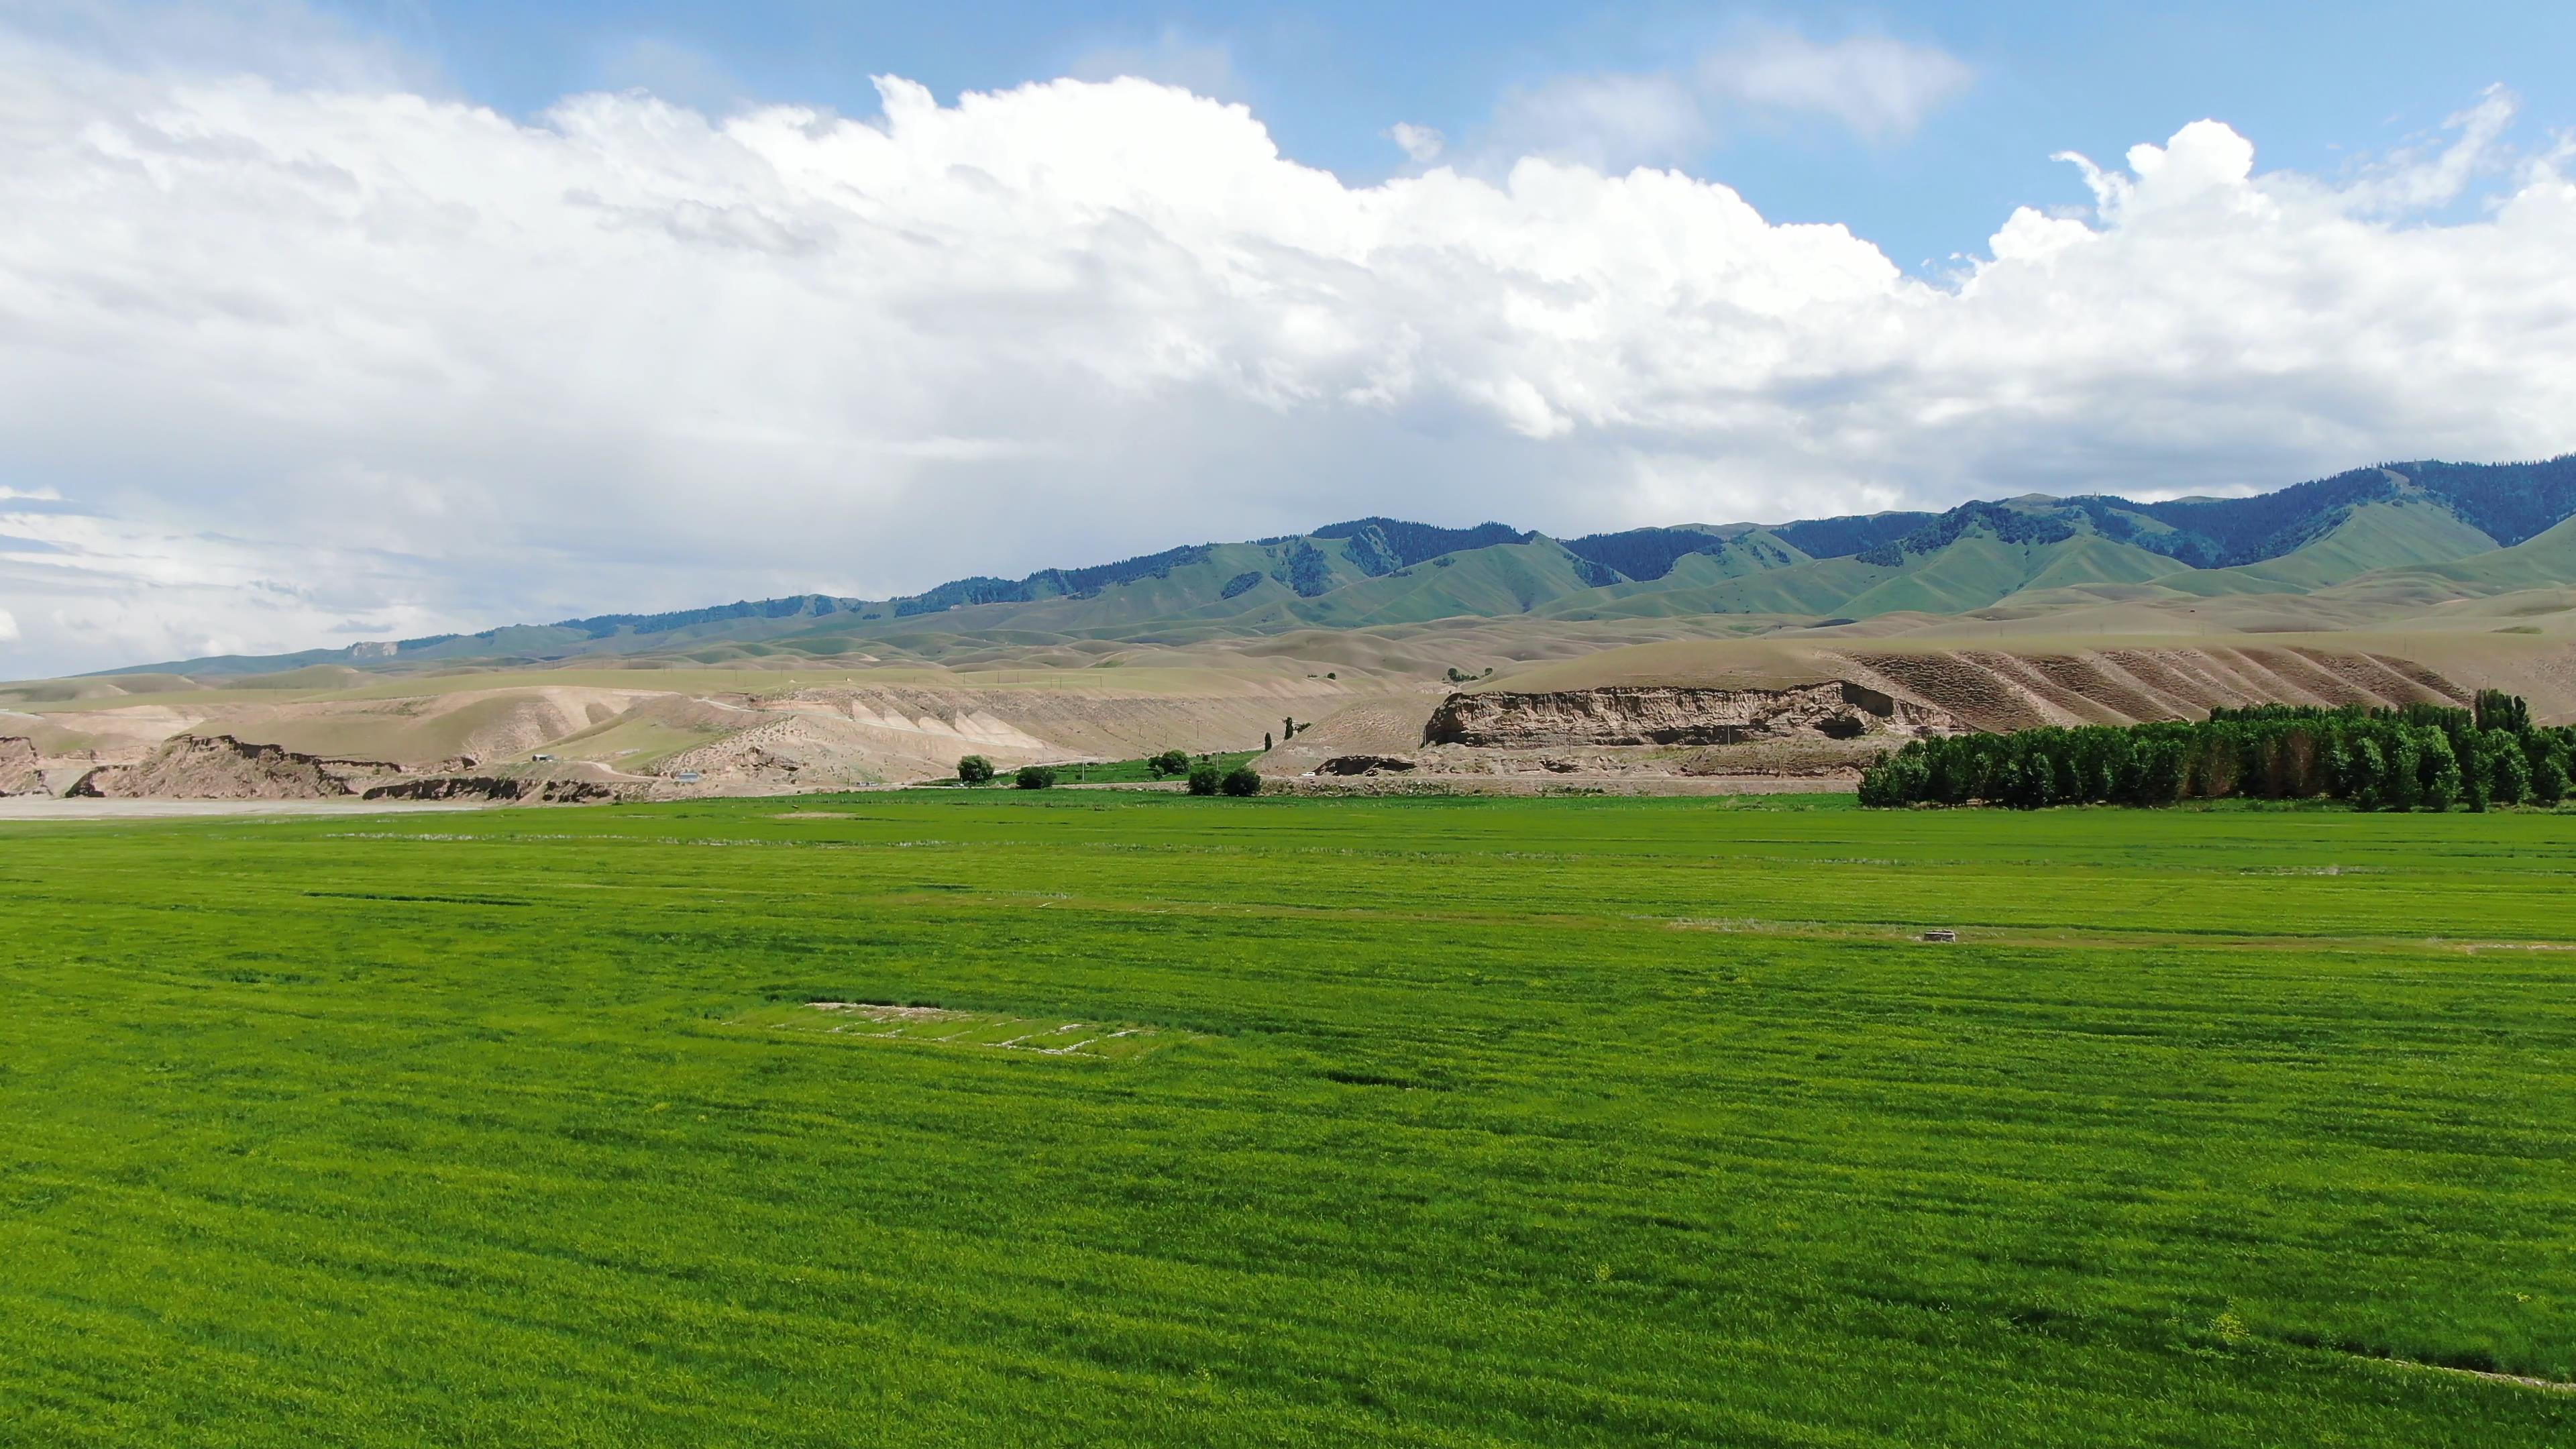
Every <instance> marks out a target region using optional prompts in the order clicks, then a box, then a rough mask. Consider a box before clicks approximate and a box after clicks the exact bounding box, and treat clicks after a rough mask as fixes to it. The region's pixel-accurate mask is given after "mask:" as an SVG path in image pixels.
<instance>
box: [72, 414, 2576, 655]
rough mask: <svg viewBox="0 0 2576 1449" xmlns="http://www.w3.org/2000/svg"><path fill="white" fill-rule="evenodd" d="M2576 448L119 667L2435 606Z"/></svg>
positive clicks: (1434, 544)
mask: <svg viewBox="0 0 2576 1449" xmlns="http://www.w3.org/2000/svg"><path fill="white" fill-rule="evenodd" d="M2571 515H2576V455H2569V456H2566V457H2560V458H2555V459H2551V460H2547V461H2544V462H2536V463H2511V464H2456V463H2442V462H2421V463H2397V464H2389V465H2385V466H2380V467H2371V468H2363V469H2356V470H2354V471H2352V472H2349V473H2343V474H2338V475H2336V476H2334V477H2332V478H2324V479H2318V480H2315V481H2312V482H2307V483H2300V484H2295V485H2293V486H2290V487H2287V488H2283V489H2280V490H2278V491H2276V492H2272V493H2266V494H2260V495H2256V496H2254V497H2248V498H2228V499H2219V498H2183V499H2173V500H2166V501H2152V502H2139V501H2136V500H2131V499H2127V498H2119V497H2111V496H2105V495H2089V496H2082V497H2071V498H2056V497H2048V496H2043V495H2028V496H2024V497H2019V498H2012V499H2004V500H1999V501H1985V502H1975V503H1968V504H1963V505H1961V506H1960V507H1957V508H1954V509H1951V510H1949V511H1947V512H1944V513H1882V514H1874V515H1868V516H1853V517H1842V518H1827V519H1806V520H1799V521H1796V522H1791V523H1785V524H1775V525H1769V526H1763V525H1755V524H1729V525H1710V524H1687V525H1680V526H1675V527H1666V528H1639V529H1629V530H1625V531H1622V532H1617V533H1602V534H1591V535H1586V536H1584V537H1581V538H1573V539H1554V538H1549V537H1547V536H1545V535H1542V534H1538V533H1533V532H1525V531H1522V530H1519V529H1515V528H1512V527H1509V526H1507V525H1505V524H1501V523H1490V522H1489V523H1482V524H1478V525H1476V526H1474V527H1472V528H1440V527H1434V526H1431V525H1427V524H1420V523H1410V522H1406V521H1404V520H1401V519H1393V518H1363V519H1354V520H1351V521H1349V522H1347V523H1340V524H1333V525H1329V526H1327V527H1324V528H1319V529H1316V530H1315V531H1314V532H1312V533H1308V534H1300V535H1293V536H1282V537H1276V538H1263V539H1254V540H1249V541H1243V542H1234V543H1201V544H1188V545H1183V546H1180V547H1176V548H1170V549H1166V550H1164V551H1162V552H1160V553H1154V554H1147V555H1142V556H1139V557H1136V558H1131V559H1124V560H1120V561H1118V562H1115V563H1108V564H1097V565H1089V566H1084V567H1073V568H1050V569H1043V570H1040V571H1039V572H1037V573H1034V574H1030V575H1028V576H1026V577H1024V578H1017V579H1006V578H998V577H989V576H977V577H970V578H963V579H954V580H951V581H949V582H947V583H944V584H941V585H939V586H937V587H936V588H931V589H927V590H924V591H922V592H921V593H918V594H913V595H908V596H905V597H901V598H893V599H852V598H840V597H835V596H829V595H821V594H805V595H797V596H793V597H789V598H784V599H767V600H760V601H757V602H753V601H745V602H741V603H735V604H726V605H719V606H716V607H712V608H704V609H692V610H685V611H679V612H672V613H662V614H649V615H639V614H609V615H599V616H596V617H592V618H586V619H567V620H562V621H559V622H557V623H552V624H543V625H509V626H505V627H501V628H496V629H490V630H485V631H483V632H480V633H475V634H465V635H446V636H438V637H432V638H426V639H410V640H401V641H395V642H391V643H388V644H377V645H360V646H356V647H355V648H353V649H336V650H307V651H304V652H301V653H297V654H290V655H271V656H258V657H247V656H234V657H224V658H213V659H192V660H184V661H179V662H175V663H156V664H149V665H140V666H136V667H134V668H133V669H130V670H119V671H112V672H114V673H120V674H127V673H144V672H158V673H173V674H189V675H197V676H205V675H227V674H230V675H246V674H268V673H275V672H277V671H280V670H288V669H295V668H300V667H306V666H312V665H321V664H337V665H351V666H355V667H358V668H362V669H371V670H394V671H402V670H409V669H419V668H434V667H445V666H458V665H465V664H476V665H488V664H502V665H508V664H517V663H524V664H545V663H553V662H559V661H565V660H578V659H583V658H596V659H601V660H603V662H604V661H606V660H612V659H616V658H620V657H627V658H638V659H654V660H668V661H674V662H679V661H687V662H697V663H710V664H712V663H725V662H733V661H741V660H756V659H760V658H764V657H773V658H785V659H791V660H792V659H797V658H810V659H832V658H844V659H862V658H877V659H885V658H912V659H939V658H943V657H952V656H957V655H960V654H965V653H971V652H973V651H975V650H978V649H991V648H995V647H1001V646H1010V647H1017V648H1023V649H1025V648H1028V647H1030V646H1035V645H1044V644H1048V643H1050V642H1057V641H1061V642H1064V643H1066V644H1067V645H1069V646H1070V645H1076V644H1089V645H1094V646H1097V645H1102V644H1114V643H1121V642H1125V643H1133V644H1138V645H1155V644H1178V643H1183V642H1188V641H1200V640H1207V639H1213V638H1227V637H1233V638H1241V637H1247V636H1260V635H1268V634H1285V633H1291V632H1295V631H1301V630H1315V629H1328V630H1329V629H1357V628H1375V627H1384V626H1405V625H1419V624H1424V623H1429V622H1432V621H1437V620H1452V619H1508V618H1514V617H1529V618H1535V619H1546V620H1554V621H1576V622H1580V621H1618V620H1653V619H1672V618H1679V617H1693V616H1705V615H1743V616H1756V617H1762V618H1776V619H1780V620H1784V621H1795V622H1802V623H1815V622H1819V621H1849V620H1860V619H1867V618H1870V617H1873V616H1880V615H1888V614H1932V615H1956V614H1967V613H1972V612H1975V611H1980V610H1989V609H1994V608H1997V607H1999V606H2001V607H2006V608H2012V607H2021V608H2025V609H2028V608H2048V607H2055V606H2057V605H2058V604H2059V603H2060V602H2061V601H2072V600H2082V601H2085V602H2089V603H2100V602H2103V601H2122V602H2129V601H2137V602H2152V601H2156V600H2190V599H2194V598H2199V599H2219V598H2225V597H2232V596H2245V595H2300V596H2317V597H2323V596H2326V595H2332V596H2334V597H2336V598H2338V599H2342V600H2347V601H2364V602H2366V601H2369V600H2373V599H2383V600H2398V599H2403V600H2407V601H2412V602H2415V603H2424V602H2428V601H2438V600H2441V599H2447V598H2468V597H2483V596H2488V595H2493V594H2498V593H2505V592H2512V591H2517V590H2525V589H2540V588H2551V587H2564V586H2568V585H2576V534H2571V533H2570V532H2569V529H2570V526H2571V525H2570V523H2569V522H2568V520H2569V519H2570V517H2571Z"/></svg>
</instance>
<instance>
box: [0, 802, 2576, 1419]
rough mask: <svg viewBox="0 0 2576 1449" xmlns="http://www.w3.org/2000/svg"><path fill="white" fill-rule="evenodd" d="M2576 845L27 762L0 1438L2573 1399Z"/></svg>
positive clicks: (2394, 1413) (2537, 1413) (1963, 1415)
mask: <svg viewBox="0 0 2576 1449" xmlns="http://www.w3.org/2000/svg"><path fill="white" fill-rule="evenodd" d="M2571 885H2576V813H2566V812H2562V813H2557V814H2542V813H2536V812H2499V813H2494V814H2487V815H2468V814H2450V815H2441V816H2426V815H2388V814H2382V815H2362V814H2352V813H2346V812H2342V811H2335V810H2316V809H2263V808H2235V809H2205V810H2172V811H2151V812H2142V811H2112V810H2048V811H2038V812H2030V813H2006V812H1998V811H1973V812H1971V811H1960V812H1863V811H1860V810H1858V809H1855V808H1853V807H1852V806H1851V804H1850V802H1849V800H1848V798H1847V797H1814V796H1794V797H1747V798H1743V799H1736V800H1705V799H1681V800H1675V799H1637V798H1619V799H1510V798H1451V799H1441V798H1423V799H1367V800H1363V799H1345V800H1316V799H1299V798H1278V797H1265V798H1262V799H1257V800H1249V801H1244V800H1223V799H1192V798H1188V797H1184V796H1179V795H1175V794H1170V793H1154V792H1142V791H1138V792H1108V791H1083V792H1063V791H1047V792H1016V791H1009V790H1000V789H996V790H989V791H974V792H969V791H915V792H902V793H874V794H864V795H851V796H840V797H833V796H804V797H799V798H797V799H795V800H794V801H792V802H790V801H781V800H729V801H720V802H698V803H692V804H686V805H666V806H619V807H614V808H609V807H600V808H590V809H555V810H500V811H478V812H470V813H462V814H444V815H436V816H382V817H359V818H352V817H345V816H339V817H331V818H314V817H281V818H231V819H211V820H181V821H154V822H129V821H100V822H82V823H44V824H33V823H22V822H0V926H5V931H0V940H5V942H6V950H5V952H0V1443H7V1444H31V1445H32V1444H46V1445H55V1444H111V1443H127V1444H171V1443H188V1444H195V1445H284V1444H293V1445H311V1444H335V1445H337V1444H379V1445H410V1444H424V1443H428V1444H467V1443H547V1444H587V1445H624V1444H652V1443H669V1444H710V1443H757V1444H764V1445H799V1446H802V1445H814V1446H822V1445H844V1444H932V1443H958V1444H1066V1445H1072V1444H1102V1443H1131V1444H1171V1445H1234V1444H1246V1445H1249V1444H1262V1445H1279V1444H1315V1445H1339V1444H1401V1445H1426V1446H1428V1445H1439V1446H1466V1445H1483V1444H1524V1443H1526V1444H1582V1445H1597V1444H1625V1443H1670V1444H1685V1443H1688V1444H1704V1443H1725V1444H1738V1445H1781V1446H1789V1445H1797V1446H1828V1445H1869V1444H1880V1443H1910V1444H1953V1445H2034V1446H2036V1445H2067V1444H2139V1445H2198V1444H2212V1445H2219V1444H2225V1445H2261V1444H2288V1443H2297V1444H2341V1445H2411V1446H2432V1445H2459V1446H2466V1445H2545V1444H2564V1443H2568V1442H2571V1441H2576V1393H2569V1392H2562V1391H2559V1390H2557V1389H2553V1388H2550V1387H2546V1386H2534V1385H2527V1384H2520V1383H2513V1382H2506V1381H2503V1380H2502V1379H2500V1378H2495V1377H2477V1376H2473V1375H2472V1374H2470V1373H2464V1372H2457V1371H2455V1370H2477V1371H2483V1372H2485V1373H2488V1374H2491V1375H2512V1376H2522V1377H2526V1378H2530V1379H2535V1380H2545V1381H2551V1382H2557V1383H2563V1382H2565V1381H2569V1380H2576V1252H2572V1251H2571V1245H2576V1150H2571V1149H2576V1092H2571V1091H2570V1090H2569V1083H2570V1081H2571V1079H2576V990H2571V988H2576V908H2571V906H2570V903H2569V902H2570V887H2571ZM1932 928H1948V929H1955V930H1956V931H1957V932H1958V933H1959V938H1960V939H1959V940H1958V942H1957V943H1956V944H1950V945H1935V944H1927V943H1924V942H1921V941H1919V940H1917V939H1915V937H1916V936H1917V935H1918V934H1919V933H1920V932H1922V931H1924V930H1926V929H1932ZM813 1003H824V1005H822V1006H819V1007H818V1006H816V1005H814V1004H813ZM2439 1366H2448V1367H2447V1368H2446V1367H2439Z"/></svg>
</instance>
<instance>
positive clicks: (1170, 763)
mask: <svg viewBox="0 0 2576 1449" xmlns="http://www.w3.org/2000/svg"><path fill="white" fill-rule="evenodd" d="M1145 768H1146V769H1148V770H1151V771H1153V772H1154V778H1155V779H1157V780H1165V779H1169V778H1171V777H1172V776H1174V775H1186V774H1188V773H1189V772H1190V753H1189V751H1187V750H1165V751H1163V752H1162V753H1161V754H1159V755H1156V756H1155V757H1153V758H1152V759H1150V760H1147V761H1146V762H1145Z"/></svg>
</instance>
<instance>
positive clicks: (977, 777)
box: [957, 755, 993, 785]
mask: <svg viewBox="0 0 2576 1449" xmlns="http://www.w3.org/2000/svg"><path fill="white" fill-rule="evenodd" d="M957 778H958V780H959V782H960V783H962V784H968V785H981V784H984V783H985V782H987V781H989V780H991V779H992V778H993V762H992V761H990V760H988V759H985V758H984V757H983V756H982V755H968V756H967V757H966V758H964V759H962V760H959V761H958V762H957Z"/></svg>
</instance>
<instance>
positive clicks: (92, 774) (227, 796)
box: [67, 735, 400, 800]
mask: <svg viewBox="0 0 2576 1449" xmlns="http://www.w3.org/2000/svg"><path fill="white" fill-rule="evenodd" d="M399 773H400V769H399V768H398V767H397V766H394V765H390V764H387V763H385V762H384V761H382V760H334V759H326V758H324V757H322V756H320V755H307V754H302V753H299V752H297V751H294V750H289V749H285V748H282V747H280V746H277V745H254V744H246V743H244V742H242V741H240V740H237V739H235V738H233V737H232V736H231V735H211V736H198V735H181V736H179V737H178V738H177V739H174V740H172V741H170V742H169V743H168V744H165V745H163V746H162V747H161V748H159V749H158V750H155V751H153V752H152V754H151V756H150V757H148V758H146V759H144V760H143V761H141V762H140V763H137V764H131V765H101V766H99V767H97V768H96V769H93V770H91V771H89V772H88V773H87V774H84V775H82V776H81V777H80V779H79V780H77V781H75V782H73V784H72V787H71V789H70V790H69V791H68V792H67V793H68V794H70V795H73V796H76V797H86V798H89V799H100V800H143V799H162V800H322V799H329V798H331V797H333V796H339V795H354V794H356V793H358V792H359V791H360V790H362V789H364V788H365V787H366V786H367V785H368V784H369V783H371V782H373V781H375V780H377V779H380V778H382V777H385V776H388V775H395V774H399Z"/></svg>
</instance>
